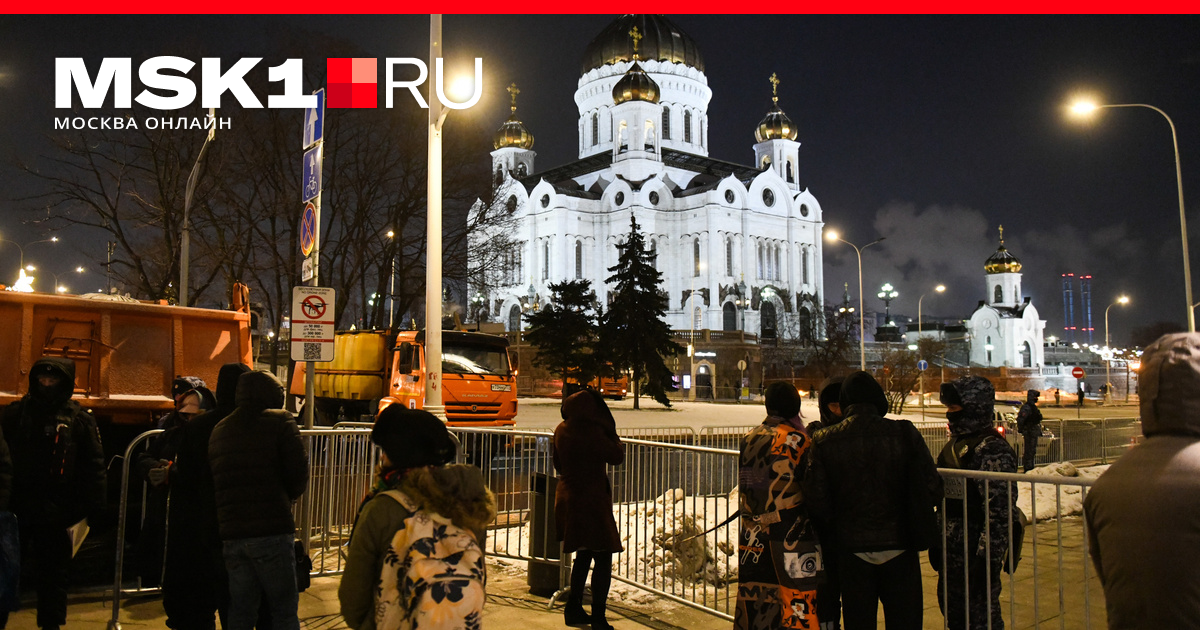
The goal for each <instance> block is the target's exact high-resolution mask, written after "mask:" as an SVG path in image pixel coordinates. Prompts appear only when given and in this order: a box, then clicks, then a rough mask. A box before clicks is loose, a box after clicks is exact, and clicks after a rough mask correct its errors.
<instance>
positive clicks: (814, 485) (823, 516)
mask: <svg viewBox="0 0 1200 630" xmlns="http://www.w3.org/2000/svg"><path fill="white" fill-rule="evenodd" d="M841 405H842V411H843V413H844V414H845V419H844V420H842V421H841V422H839V423H837V424H835V425H833V426H831V427H827V428H824V429H821V430H819V431H817V432H816V434H815V435H813V447H812V450H810V451H809V466H810V468H809V472H808V475H807V476H806V477H805V483H804V491H805V494H806V497H805V501H806V503H807V504H808V506H809V510H810V513H811V514H812V515H813V516H814V517H815V518H817V519H818V520H819V521H821V522H823V525H824V526H827V527H832V528H834V529H835V530H836V531H837V535H838V544H839V546H840V548H841V549H843V550H845V551H848V552H850V553H858V552H864V551H887V550H893V549H915V548H917V547H918V546H919V545H918V543H917V541H916V540H914V537H913V533H912V532H911V531H910V530H911V519H910V512H909V502H910V500H911V499H912V497H913V496H914V494H916V493H914V491H913V489H912V488H911V487H910V485H909V484H913V483H923V484H925V485H926V486H927V489H928V495H929V497H930V498H931V499H932V500H934V501H937V500H940V499H941V496H942V478H941V476H939V475H938V473H937V470H936V469H935V468H934V465H933V458H932V457H931V456H930V455H929V449H928V448H927V447H926V446H925V441H924V440H923V439H922V438H921V434H920V433H919V432H918V431H917V429H916V427H914V426H913V424H912V423H911V422H909V421H907V420H890V419H888V418H885V417H883V414H884V413H886V411H887V398H886V397H885V396H884V393H883V388H882V387H880V386H879V383H877V382H876V381H875V379H874V378H873V377H872V376H871V375H870V374H867V373H866V372H855V373H854V374H851V375H850V376H849V377H848V378H847V379H846V381H845V382H844V383H843V384H842V391H841ZM928 509H929V510H930V511H932V509H933V505H932V504H930V505H929V506H928Z"/></svg>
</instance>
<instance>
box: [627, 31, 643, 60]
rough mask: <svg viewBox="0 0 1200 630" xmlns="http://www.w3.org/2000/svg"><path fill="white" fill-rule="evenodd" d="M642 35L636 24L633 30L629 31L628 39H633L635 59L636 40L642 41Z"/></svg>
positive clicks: (636, 52)
mask: <svg viewBox="0 0 1200 630" xmlns="http://www.w3.org/2000/svg"><path fill="white" fill-rule="evenodd" d="M642 37H643V35H642V32H641V31H639V30H638V27H636V26H635V27H633V30H631V31H629V39H632V40H633V58H634V59H637V57H638V42H640V41H642Z"/></svg>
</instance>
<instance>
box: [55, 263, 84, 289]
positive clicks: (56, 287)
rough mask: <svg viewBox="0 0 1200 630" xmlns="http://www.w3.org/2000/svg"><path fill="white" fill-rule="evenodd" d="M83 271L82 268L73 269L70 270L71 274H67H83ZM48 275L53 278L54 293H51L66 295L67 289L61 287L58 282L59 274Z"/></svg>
mask: <svg viewBox="0 0 1200 630" xmlns="http://www.w3.org/2000/svg"><path fill="white" fill-rule="evenodd" d="M83 271H84V269H83V267H76V268H75V269H73V270H71V272H68V273H83ZM50 275H52V276H54V291H52V292H53V293H66V292H67V287H64V286H62V285H61V284H59V282H58V277H59V274H57V273H54V272H50Z"/></svg>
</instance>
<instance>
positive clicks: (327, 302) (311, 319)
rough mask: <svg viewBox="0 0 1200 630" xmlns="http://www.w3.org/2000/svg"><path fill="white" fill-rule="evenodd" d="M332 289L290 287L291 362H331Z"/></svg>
mask: <svg viewBox="0 0 1200 630" xmlns="http://www.w3.org/2000/svg"><path fill="white" fill-rule="evenodd" d="M334 304H335V297H334V290H333V288H332V287H303V286H301V287H292V360H293V361H332V360H333V338H334V335H333V324H334V317H333V305H334Z"/></svg>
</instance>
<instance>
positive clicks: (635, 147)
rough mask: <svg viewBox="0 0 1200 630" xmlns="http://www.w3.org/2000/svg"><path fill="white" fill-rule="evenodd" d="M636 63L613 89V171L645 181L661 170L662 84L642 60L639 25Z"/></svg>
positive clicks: (633, 32) (632, 33)
mask: <svg viewBox="0 0 1200 630" xmlns="http://www.w3.org/2000/svg"><path fill="white" fill-rule="evenodd" d="M629 38H630V39H631V40H633V64H632V65H630V66H629V70H628V71H627V72H625V76H623V77H621V80H619V81H617V83H616V85H614V86H613V89H612V97H613V103H614V104H615V105H614V106H613V108H612V129H613V149H612V156H613V170H614V171H615V172H616V173H617V174H619V175H623V176H625V177H626V178H628V179H630V180H635V181H636V180H642V179H645V178H647V177H649V176H650V175H652V174H654V173H657V172H659V171H660V170H661V165H659V164H657V163H659V162H662V145H661V143H660V134H659V130H658V124H659V121H660V120H662V106H661V105H659V102H658V99H659V93H660V91H659V87H658V84H657V83H655V82H654V79H651V78H650V75H648V74H646V72H645V71H644V70H642V66H641V64H639V63H638V42H639V41H641V39H642V34H641V33H640V32H639V31H638V29H637V27H636V26H635V27H634V28H633V30H631V31H629Z"/></svg>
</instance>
